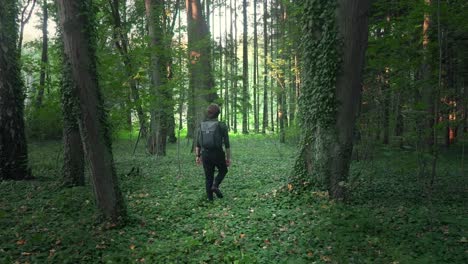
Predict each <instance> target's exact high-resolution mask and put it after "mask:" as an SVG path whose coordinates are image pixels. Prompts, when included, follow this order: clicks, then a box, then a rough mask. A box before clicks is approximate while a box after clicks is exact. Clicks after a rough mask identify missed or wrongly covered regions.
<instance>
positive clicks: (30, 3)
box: [18, 0, 36, 55]
mask: <svg viewBox="0 0 468 264" xmlns="http://www.w3.org/2000/svg"><path fill="white" fill-rule="evenodd" d="M22 3H23V8H22V10H21V17H20V33H19V40H18V53H19V54H20V55H21V48H22V47H23V35H24V27H25V26H26V24H27V23H28V22H29V19H31V15H32V12H33V10H34V7H35V6H36V0H26V3H24V2H22ZM28 8H29V10H28Z"/></svg>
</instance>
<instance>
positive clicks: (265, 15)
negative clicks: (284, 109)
mask: <svg viewBox="0 0 468 264" xmlns="http://www.w3.org/2000/svg"><path fill="white" fill-rule="evenodd" d="M267 18H268V0H264V1H263V122H262V133H266V129H267V128H268V89H267V87H268V29H267V24H268V19H267Z"/></svg>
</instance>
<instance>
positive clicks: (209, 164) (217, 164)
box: [202, 149, 228, 200]
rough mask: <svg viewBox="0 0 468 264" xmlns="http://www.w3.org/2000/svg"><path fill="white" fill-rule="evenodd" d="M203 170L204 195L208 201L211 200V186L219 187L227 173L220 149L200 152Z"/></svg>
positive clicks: (224, 158) (223, 155)
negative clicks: (216, 171) (216, 170)
mask: <svg viewBox="0 0 468 264" xmlns="http://www.w3.org/2000/svg"><path fill="white" fill-rule="evenodd" d="M202 161H203V169H204V170H205V183H206V194H207V195H208V199H210V200H212V199H213V191H212V190H211V187H212V186H215V187H219V185H220V184H221V182H222V181H223V179H224V176H226V173H227V172H228V169H227V166H226V156H225V154H224V151H223V150H222V149H220V150H205V149H204V150H202ZM215 168H217V169H218V175H216V178H214V173H215Z"/></svg>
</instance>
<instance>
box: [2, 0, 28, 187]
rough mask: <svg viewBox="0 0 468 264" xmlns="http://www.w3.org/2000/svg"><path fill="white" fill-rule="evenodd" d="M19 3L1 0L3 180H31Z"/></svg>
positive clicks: (11, 0)
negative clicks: (21, 69)
mask: <svg viewBox="0 0 468 264" xmlns="http://www.w3.org/2000/svg"><path fill="white" fill-rule="evenodd" d="M16 15H17V3H16V1H13V0H0V28H1V29H2V30H0V179H12V180H23V179H27V178H30V177H31V172H30V169H29V167H28V147H27V144H26V136H25V132H24V120H23V114H24V109H23V108H24V106H23V104H24V92H23V82H22V80H21V76H20V66H19V56H20V54H19V50H18V48H17V44H16V41H17V38H18V26H17V24H16Z"/></svg>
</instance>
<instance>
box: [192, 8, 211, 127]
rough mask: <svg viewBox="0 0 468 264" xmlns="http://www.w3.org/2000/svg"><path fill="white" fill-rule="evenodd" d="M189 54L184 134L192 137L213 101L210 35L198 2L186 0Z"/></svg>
mask: <svg viewBox="0 0 468 264" xmlns="http://www.w3.org/2000/svg"><path fill="white" fill-rule="evenodd" d="M185 5H186V10H187V25H188V52H189V54H188V55H189V75H190V77H189V78H190V79H189V97H190V98H189V107H188V111H189V112H188V135H189V136H193V135H194V132H195V129H196V126H197V124H199V122H200V121H201V120H202V119H203V113H204V109H205V108H206V106H207V105H208V103H210V102H213V101H214V100H215V99H216V98H217V94H216V91H215V90H214V79H213V71H212V65H211V45H210V32H209V30H208V25H207V24H206V21H205V18H204V16H203V14H202V6H201V4H200V0H186V1H185Z"/></svg>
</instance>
